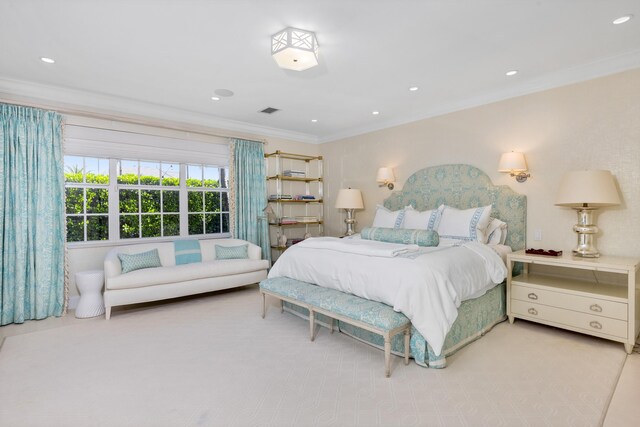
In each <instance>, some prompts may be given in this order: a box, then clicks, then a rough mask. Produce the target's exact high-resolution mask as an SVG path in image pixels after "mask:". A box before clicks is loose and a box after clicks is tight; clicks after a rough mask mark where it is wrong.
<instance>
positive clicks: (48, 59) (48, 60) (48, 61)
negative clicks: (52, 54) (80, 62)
mask: <svg viewBox="0 0 640 427" xmlns="http://www.w3.org/2000/svg"><path fill="white" fill-rule="evenodd" d="M40 61H42V62H46V63H47V64H55V62H56V61H55V59H51V58H47V57H46V56H43V57H42V58H40Z"/></svg>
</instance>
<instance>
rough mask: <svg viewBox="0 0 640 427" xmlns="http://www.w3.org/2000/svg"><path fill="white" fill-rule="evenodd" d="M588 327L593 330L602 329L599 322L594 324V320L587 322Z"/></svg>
mask: <svg viewBox="0 0 640 427" xmlns="http://www.w3.org/2000/svg"><path fill="white" fill-rule="evenodd" d="M589 326H591V327H592V328H593V329H602V324H601V323H600V322H596V321H595V320H594V321H592V322H589Z"/></svg>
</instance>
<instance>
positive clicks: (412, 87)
mask: <svg viewBox="0 0 640 427" xmlns="http://www.w3.org/2000/svg"><path fill="white" fill-rule="evenodd" d="M418 89H419V88H418V86H411V87H410V88H409V91H411V92H415V91H417V90H418Z"/></svg>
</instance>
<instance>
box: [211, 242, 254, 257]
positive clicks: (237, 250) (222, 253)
mask: <svg viewBox="0 0 640 427" xmlns="http://www.w3.org/2000/svg"><path fill="white" fill-rule="evenodd" d="M247 258H249V245H248V244H246V243H245V244H244V245H239V246H222V245H216V259H247Z"/></svg>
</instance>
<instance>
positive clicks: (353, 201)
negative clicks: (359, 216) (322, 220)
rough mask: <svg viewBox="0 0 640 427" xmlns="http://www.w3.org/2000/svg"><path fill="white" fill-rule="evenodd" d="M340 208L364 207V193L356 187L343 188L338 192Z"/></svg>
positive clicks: (337, 203) (338, 206)
mask: <svg viewBox="0 0 640 427" xmlns="http://www.w3.org/2000/svg"><path fill="white" fill-rule="evenodd" d="M336 208H338V209H364V203H363V202H362V193H361V192H360V190H357V189H355V188H343V189H342V190H340V191H339V192H338V198H337V199H336Z"/></svg>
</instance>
